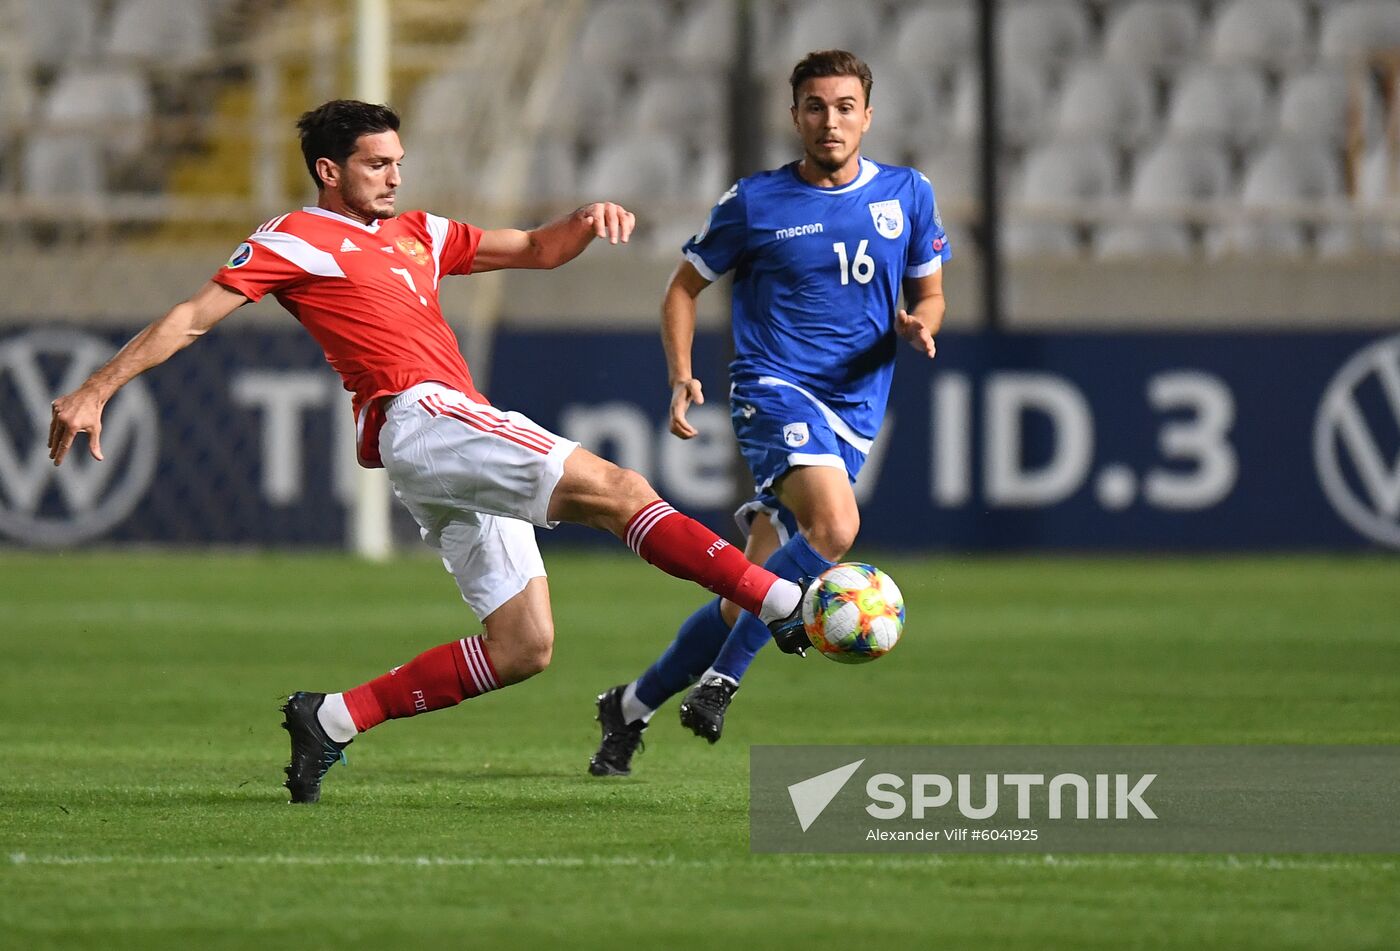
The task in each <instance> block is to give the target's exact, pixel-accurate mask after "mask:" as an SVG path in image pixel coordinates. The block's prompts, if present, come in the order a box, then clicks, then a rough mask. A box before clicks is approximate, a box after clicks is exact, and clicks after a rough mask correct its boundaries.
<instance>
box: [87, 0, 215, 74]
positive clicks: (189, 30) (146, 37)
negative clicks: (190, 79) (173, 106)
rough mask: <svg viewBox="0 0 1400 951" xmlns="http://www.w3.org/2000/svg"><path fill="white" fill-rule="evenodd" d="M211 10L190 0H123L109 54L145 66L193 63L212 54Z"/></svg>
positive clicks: (109, 45) (114, 15) (179, 65)
mask: <svg viewBox="0 0 1400 951" xmlns="http://www.w3.org/2000/svg"><path fill="white" fill-rule="evenodd" d="M209 28H210V23H209V10H208V9H206V8H205V6H204V4H202V3H189V2H187V0H123V2H122V3H121V5H120V6H118V7H117V9H116V11H115V12H114V13H113V14H112V29H111V34H110V35H109V37H108V39H107V55H108V56H109V57H111V58H113V59H118V60H127V61H131V62H134V63H140V64H142V65H145V66H148V67H150V66H160V67H165V66H173V67H182V66H189V65H190V64H192V63H196V62H198V61H199V60H200V59H202V58H203V57H204V56H206V55H207V54H208V53H209V49H210V36H209Z"/></svg>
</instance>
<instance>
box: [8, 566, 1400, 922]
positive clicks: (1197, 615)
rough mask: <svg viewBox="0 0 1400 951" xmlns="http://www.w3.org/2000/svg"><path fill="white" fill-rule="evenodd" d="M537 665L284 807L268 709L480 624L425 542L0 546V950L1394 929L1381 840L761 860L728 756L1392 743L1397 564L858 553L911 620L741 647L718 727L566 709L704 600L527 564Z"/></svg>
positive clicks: (661, 640) (363, 756)
mask: <svg viewBox="0 0 1400 951" xmlns="http://www.w3.org/2000/svg"><path fill="white" fill-rule="evenodd" d="M549 561H550V567H551V571H552V580H553V588H554V607H555V615H556V619H557V624H558V628H559V637H558V644H557V648H556V652H555V660H554V664H553V666H552V667H551V668H550V669H549V670H548V671H547V672H546V673H545V674H543V675H541V676H540V677H538V678H536V679H535V680H533V681H530V682H529V683H527V684H524V685H521V686H518V687H514V688H511V689H509V690H507V691H504V692H502V693H498V694H492V695H490V696H487V697H485V698H482V699H481V700H476V701H470V702H468V703H466V704H464V705H462V706H461V707H459V708H457V709H455V710H452V711H444V712H441V713H436V714H433V715H431V716H427V717H421V718H418V719H415V720H411V721H403V722H395V723H389V724H386V725H385V726H383V727H381V728H380V729H378V730H376V731H375V732H374V733H372V734H370V735H368V736H366V737H363V738H361V739H360V740H358V741H357V742H356V743H355V745H354V746H353V747H351V749H350V757H351V762H350V767H349V768H348V769H347V768H345V767H340V766H337V767H336V768H335V769H334V770H332V772H331V774H330V776H329V777H328V779H327V783H326V793H325V798H324V800H323V801H322V803H321V804H320V805H319V806H318V807H311V808H292V807H290V806H288V805H287V804H286V795H285V792H284V791H283V790H282V788H281V787H280V786H279V783H280V781H281V778H282V777H281V767H282V765H283V763H284V761H285V758H286V750H287V745H286V740H285V734H284V733H283V732H282V731H281V730H280V729H279V727H278V724H279V722H280V715H279V714H278V709H277V708H278V705H279V702H280V699H281V698H282V697H283V696H284V695H285V694H286V693H287V692H288V691H290V690H293V689H298V688H304V689H319V690H329V689H340V688H344V687H347V686H351V685H353V684H355V683H358V682H360V681H362V680H364V679H367V678H368V677H369V676H372V675H375V674H378V673H380V672H382V671H383V670H385V669H386V668H388V667H389V666H391V665H393V664H395V663H400V662H402V661H404V660H406V659H408V658H409V657H411V656H413V655H414V654H415V653H417V652H418V651H419V650H421V649H423V648H426V647H428V646H431V645H433V644H437V643H440V642H442V641H445V640H448V639H450V638H453V637H458V636H461V635H462V634H464V633H470V632H471V628H470V627H469V626H468V624H469V621H470V615H469V613H468V612H467V610H466V608H465V607H464V606H462V605H461V604H460V602H459V601H458V600H457V597H456V592H455V588H453V586H452V585H451V582H450V579H448V578H447V577H446V575H445V574H443V572H442V571H441V569H440V568H439V567H438V566H437V565H436V563H434V562H431V561H428V560H426V559H419V558H411V559H404V560H402V561H400V562H397V563H394V564H391V565H389V566H386V567H371V566H367V565H362V564H358V563H355V562H353V561H350V560H348V559H345V558H341V557H334V556H307V557H303V556H260V555H246V556H244V555H197V554H176V555H147V554H139V555H132V554H98V555H71V554H70V555H63V556H59V555H42V556H41V555H26V554H0V946H3V947H5V948H30V947H93V948H96V947H101V948H109V947H133V948H165V947H171V948H173V947H192V946H197V947H203V948H223V947H230V948H233V947H261V948H271V947H284V946H285V947H298V948H301V947H306V948H314V947H328V948H329V947H334V948H338V949H344V948H349V947H376V948H382V947H425V946H432V945H429V942H438V943H439V946H442V947H466V946H478V947H481V946H484V947H544V946H551V947H558V946H564V947H571V948H572V947H593V946H597V947H608V948H618V947H622V948H627V947H629V946H634V947H643V948H647V947H656V948H672V947H704V948H713V947H716V946H719V945H720V944H721V943H730V942H733V943H742V944H740V946H744V947H750V948H769V947H813V946H836V945H849V944H851V943H852V942H853V941H858V942H861V943H862V944H865V945H867V946H869V947H879V948H883V947H926V948H937V947H942V946H947V947H956V948H980V947H1007V946H1032V947H1035V948H1097V947H1104V948H1107V947H1113V948H1123V947H1172V946H1177V947H1207V946H1209V947H1222V948H1254V947H1258V948H1292V947H1299V948H1304V947H1307V948H1313V947H1326V948H1375V947H1396V946H1400V914H1397V912H1396V904H1395V896H1396V895H1397V894H1400V860H1397V859H1396V857H1394V856H1293V857H1279V858H1270V857H1266V856H1241V857H1238V858H1231V857H1229V856H1215V855H1211V856H1113V855H1102V856H1056V857H1045V856H1039V855H1021V856H977V855H971V856H953V857H937V856H930V857H927V858H924V857H911V856H902V857H895V856H890V857H882V856H840V855H832V856H766V855H752V854H750V853H749V851H748V839H747V836H748V826H747V811H746V810H747V794H748V790H747V768H748V759H747V756H748V747H749V745H750V744H751V743H755V742H763V743H860V742H888V743H1086V744H1087V743H1135V744H1147V743H1396V742H1400V561H1397V560H1395V559H1383V558H1374V559H1338V560H1331V559H1321V558H1273V559H1220V560H1211V559H1193V560H1174V559H1143V560H1128V559H1114V560H1088V559H1064V560H1056V559H1044V558H1036V559H1029V558H1026V559H1001V560H984V559H977V560H970V561H969V560H942V559H940V560H915V559H907V558H895V557H885V558H879V559H878V561H879V563H880V564H881V566H882V567H885V568H886V569H887V570H889V571H890V572H891V573H892V574H893V575H894V576H895V578H896V579H897V580H898V581H899V582H900V585H901V587H902V588H903V589H904V591H905V593H906V596H907V598H908V602H909V616H910V623H909V627H908V630H907V631H906V635H905V642H904V643H902V644H901V645H900V647H899V649H898V650H897V651H896V652H895V653H894V654H893V655H891V656H890V657H889V658H887V659H885V660H883V661H881V662H880V663H878V664H873V665H869V666H867V667H860V668H849V667H844V666H839V665H836V664H830V663H825V662H823V661H822V660H821V659H819V658H815V657H813V658H809V659H807V660H805V661H800V660H796V659H792V658H786V657H782V656H780V655H778V654H777V653H776V652H775V651H772V650H767V651H765V652H764V654H762V655H761V656H760V657H759V659H758V661H757V662H756V664H755V667H754V669H753V671H752V672H751V674H750V676H749V678H748V680H747V681H746V684H745V688H744V691H743V692H742V693H741V694H740V695H739V697H738V698H737V699H736V701H735V705H734V708H733V712H732V716H731V719H730V722H729V723H728V724H727V726H726V732H725V738H724V740H723V741H722V742H721V743H720V744H719V745H717V746H714V747H709V746H706V745H705V744H704V743H703V742H701V741H700V740H698V739H696V738H694V737H691V736H690V735H689V734H688V733H684V732H683V731H682V730H681V728H680V726H679V725H678V724H677V723H676V720H675V708H674V703H673V704H671V705H669V706H668V707H667V708H665V709H664V710H663V711H662V712H660V713H659V714H658V715H657V718H656V720H655V721H654V722H653V726H652V728H651V730H650V731H649V732H648V737H647V739H648V748H647V749H646V751H645V752H644V753H643V754H642V755H641V756H640V757H639V758H638V760H637V764H636V765H637V769H636V772H635V774H634V776H633V777H631V778H629V779H620V780H619V779H609V780H600V779H595V778H593V777H590V776H588V775H586V773H585V765H586V763H587V761H588V757H589V754H590V753H591V752H592V750H593V748H594V746H595V744H596V741H597V730H596V727H595V725H594V723H593V721H592V715H593V706H592V704H593V697H594V695H595V694H596V693H598V692H599V691H601V690H602V689H603V688H605V687H607V686H610V685H611V684H614V683H618V682H621V681H624V680H627V679H630V678H631V677H632V676H634V675H636V674H637V673H639V672H640V671H641V670H642V669H643V667H644V666H645V665H646V664H647V663H648V662H649V661H650V660H651V659H652V657H653V656H654V655H655V653H656V651H657V650H659V649H660V647H661V646H662V645H663V644H665V643H666V641H667V640H668V639H669V637H670V635H671V633H672V631H673V630H674V627H675V624H676V623H677V621H678V620H679V619H680V617H681V616H682V615H683V614H684V613H686V612H688V611H689V610H690V609H691V608H692V607H693V606H695V605H696V604H698V603H700V601H701V597H700V593H699V592H697V591H696V590H694V589H692V588H691V587H690V586H688V585H686V584H684V583H681V582H677V581H673V580H671V579H668V578H665V577H664V576H662V575H660V574H659V573H657V572H655V571H653V570H651V569H649V568H647V567H646V566H645V565H642V564H641V563H639V562H637V561H635V560H634V559H631V558H630V557H627V556H623V555H618V556H612V555H601V554H596V553H589V554H586V555H565V554H552V555H551V556H550V557H549Z"/></svg>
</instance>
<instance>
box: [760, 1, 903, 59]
mask: <svg viewBox="0 0 1400 951" xmlns="http://www.w3.org/2000/svg"><path fill="white" fill-rule="evenodd" d="M880 32H881V31H880V17H879V11H878V10H877V9H876V8H875V6H874V5H873V4H865V3H850V2H849V0H804V2H801V3H797V4H794V5H793V6H792V7H791V8H790V10H789V13H788V15H787V17H786V18H785V20H780V21H779V22H778V29H777V33H776V35H775V36H774V38H773V45H772V48H771V54H770V53H769V52H768V51H765V56H769V55H771V57H772V58H771V59H770V60H769V64H770V66H771V67H772V68H773V69H774V70H777V71H778V72H780V73H782V74H783V75H787V73H788V71H789V70H791V69H792V67H793V64H795V63H796V62H797V61H798V60H800V59H801V58H802V57H804V56H806V55H807V54H808V53H810V52H812V51H813V50H826V49H844V50H850V51H851V52H852V53H855V54H856V55H857V56H860V57H862V58H866V57H869V56H873V55H874V54H875V52H876V49H877V45H878V42H879V39H880Z"/></svg>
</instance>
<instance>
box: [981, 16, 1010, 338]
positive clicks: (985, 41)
mask: <svg viewBox="0 0 1400 951" xmlns="http://www.w3.org/2000/svg"><path fill="white" fill-rule="evenodd" d="M996 30H997V3H996V0H980V2H979V3H978V4H977V52H978V61H979V63H980V65H981V69H982V136H981V141H980V142H979V143H978V157H979V159H980V163H979V164H980V166H981V172H982V175H981V182H980V186H981V188H980V190H981V193H982V220H981V223H980V228H979V229H978V230H979V231H980V232H981V251H982V312H983V315H984V316H985V318H986V328H987V329H988V330H990V331H994V332H995V331H1000V330H1002V329H1003V327H1004V325H1005V320H1004V316H1005V315H1004V314H1003V313H1002V300H1001V205H1000V202H999V201H998V197H997V155H998V154H999V153H1000V152H1001V122H1000V110H999V109H998V102H997V99H998V95H999V93H998V90H997V72H998V68H997V67H998V66H999V65H1000V64H999V62H998V58H997V50H996Z"/></svg>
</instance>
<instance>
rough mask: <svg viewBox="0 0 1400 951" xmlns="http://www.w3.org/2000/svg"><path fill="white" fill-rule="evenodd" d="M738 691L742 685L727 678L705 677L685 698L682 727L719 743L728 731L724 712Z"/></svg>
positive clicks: (682, 707)
mask: <svg viewBox="0 0 1400 951" xmlns="http://www.w3.org/2000/svg"><path fill="white" fill-rule="evenodd" d="M738 691H739V685H738V684H735V683H730V682H729V681H728V680H725V679H724V678H723V677H717V676H715V675H713V674H711V675H710V676H708V677H702V678H701V679H700V682H699V683H698V684H696V685H695V686H694V687H691V688H690V693H688V694H686V695H685V699H684V700H682V701H681V726H683V727H685V728H686V729H688V730H690V732H691V733H694V734H695V735H696V736H702V737H704V738H705V739H707V740H709V741H710V742H711V743H717V742H719V737H720V734H721V733H723V732H724V712H725V711H726V710H728V709H729V703H730V701H731V700H733V699H734V694H736V693H738Z"/></svg>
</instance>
